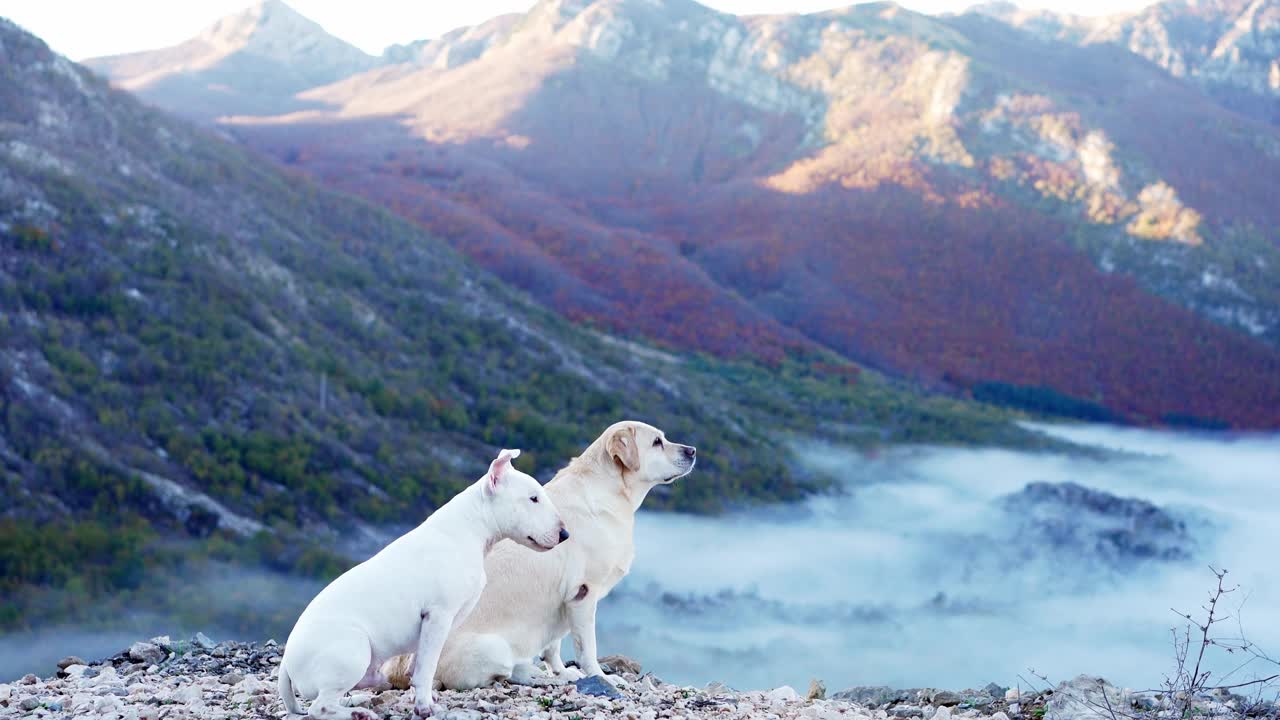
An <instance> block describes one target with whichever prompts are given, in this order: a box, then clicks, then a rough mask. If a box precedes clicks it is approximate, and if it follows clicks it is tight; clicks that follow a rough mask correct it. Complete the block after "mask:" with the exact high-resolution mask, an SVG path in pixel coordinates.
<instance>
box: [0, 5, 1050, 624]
mask: <svg viewBox="0 0 1280 720" xmlns="http://www.w3.org/2000/svg"><path fill="white" fill-rule="evenodd" d="M0 67H3V68H4V70H5V72H4V73H2V74H0V501H2V502H0V592H2V593H3V595H4V597H5V598H6V603H5V607H4V608H3V609H0V627H5V628H9V627H15V626H17V627H22V626H30V625H32V624H34V623H39V622H44V621H49V620H51V619H61V618H78V619H81V620H84V619H92V618H116V619H117V620H118V619H119V616H120V614H121V613H125V612H126V611H127V615H128V616H129V617H137V616H139V615H140V613H142V612H144V611H145V610H147V609H149V608H150V609H154V608H155V607H157V606H159V607H162V608H169V609H170V610H174V609H177V610H180V611H181V612H182V613H184V615H183V617H184V618H186V619H187V620H189V621H192V622H198V621H199V620H200V619H199V618H196V619H195V620H192V615H191V613H193V612H196V611H197V610H196V609H197V608H204V609H207V610H208V611H209V612H229V611H227V609H226V607H225V606H224V605H220V604H217V603H213V604H210V602H209V601H208V598H207V597H206V598H204V601H202V602H199V603H194V604H191V603H186V602H185V601H184V598H190V597H191V595H192V593H197V594H199V593H205V594H208V595H209V596H211V597H222V595H223V594H226V593H229V594H227V602H228V603H233V601H236V599H237V598H239V597H240V596H241V594H243V593H245V592H251V593H252V592H256V591H255V590H253V588H258V589H259V590H261V588H262V585H261V584H257V583H256V582H249V583H248V584H247V585H244V586H243V587H240V585H239V584H238V583H237V582H231V581H229V582H228V583H227V584H226V585H224V586H219V587H220V588H221V589H219V590H216V591H214V590H210V589H209V586H208V585H207V583H206V581H207V580H209V579H210V578H211V577H225V576H226V575H227V573H226V572H225V571H223V570H217V569H216V568H213V569H211V568H210V567H209V564H210V563H215V564H220V565H225V564H228V563H229V564H231V565H232V566H233V567H242V566H253V565H255V564H265V565H267V566H268V567H270V568H273V569H275V570H278V571H290V572H305V573H309V574H331V573H332V572H334V571H335V570H337V569H340V568H341V567H343V566H344V564H345V563H348V562H349V558H350V557H353V556H362V554H364V553H367V552H368V551H369V549H370V548H373V547H377V546H378V544H379V543H380V542H382V541H384V540H385V539H386V538H387V537H388V533H391V532H394V531H395V530H396V528H402V527H404V525H405V524H406V523H414V522H417V521H418V520H420V519H421V518H422V517H423V516H425V515H426V514H427V513H428V512H430V510H431V509H432V508H434V507H436V506H438V505H439V504H440V503H441V502H442V501H444V500H445V499H447V498H448V497H450V496H451V495H452V494H453V493H454V492H456V491H457V490H458V489H460V488H461V487H462V486H463V484H464V483H467V482H469V481H470V480H472V479H474V478H475V477H478V476H479V474H480V473H482V472H483V469H484V468H485V467H486V465H487V461H488V459H490V458H491V457H492V455H493V454H494V453H495V452H496V448H498V447H505V446H510V447H520V448H523V449H524V450H525V451H526V454H525V455H522V456H521V463H522V464H523V467H524V469H526V470H528V471H530V472H532V473H535V474H536V475H537V476H539V477H541V478H543V479H546V478H549V477H550V475H551V473H553V472H554V471H555V470H556V469H558V467H560V466H562V465H563V464H564V463H565V462H566V461H567V460H568V459H569V458H570V457H572V456H573V455H574V454H575V453H577V452H579V451H580V450H581V449H582V448H583V447H585V446H586V445H587V444H588V443H589V442H590V441H591V440H592V439H593V438H594V436H595V435H596V434H598V433H599V432H600V431H601V429H603V428H604V427H606V426H607V425H609V424H610V423H612V422H613V421H615V420H617V419H618V418H620V417H636V418H642V419H647V420H650V421H652V422H654V423H655V424H657V425H660V426H662V427H663V428H665V429H666V430H667V431H668V432H669V433H670V434H671V436H672V437H675V438H680V439H682V440H686V441H688V442H692V443H696V444H697V445H698V446H699V447H700V448H701V449H702V452H701V453H700V454H701V455H702V457H701V459H700V462H699V465H698V471H697V474H696V475H695V476H694V477H691V478H690V479H689V481H688V482H681V483H678V484H676V485H673V486H672V487H671V488H670V491H669V492H663V493H656V494H655V496H654V497H653V498H652V499H650V500H649V504H650V505H651V506H652V507H654V508H668V509H679V510H684V511H694V512H714V511H716V510H719V509H722V508H725V507H731V506H734V505H738V504H741V503H747V502H753V501H771V500H786V499H794V498H798V497H801V496H803V495H804V494H806V493H809V492H812V491H814V490H817V489H820V488H822V487H824V486H825V485H827V484H828V483H830V482H831V478H829V477H820V476H816V475H815V474H814V473H813V472H812V471H807V470H804V469H803V468H802V467H801V466H800V465H799V464H798V463H797V462H796V461H795V455H794V453H795V452H798V451H797V450H794V449H793V448H795V447H797V445H796V441H797V440H800V439H806V438H828V439H830V440H833V441H839V442H842V443H853V444H857V445H863V446H874V445H878V444H881V443H884V442H897V441H908V442H923V441H943V442H1003V443H1015V444H1035V443H1037V442H1041V441H1039V440H1036V439H1034V438H1032V437H1031V436H1030V435H1029V434H1028V433H1025V432H1022V431H1019V430H1018V429H1016V428H1014V427H1012V426H1010V425H1009V424H1008V423H1007V416H1006V415H1005V414H1003V413H999V412H994V411H991V410H989V409H985V408H981V407H977V406H974V405H972V404H960V403H957V402H954V401H951V400H948V399H945V398H938V397H932V398H930V397H922V396H920V395H917V394H914V393H911V392H907V391H905V390H903V389H902V388H901V387H898V386H897V385H896V384H894V383H890V382H887V381H886V380H884V379H883V378H880V377H878V376H877V375H876V374H875V373H871V372H861V371H860V370H859V368H857V367H856V366H854V365H853V364H851V363H849V362H847V361H843V360H841V359H840V358H839V357H837V356H835V355H834V354H833V353H830V352H826V351H823V350H821V349H820V348H818V347H816V346H815V345H814V344H813V343H809V342H806V341H804V340H803V339H802V338H799V337H798V336H796V337H791V336H788V337H789V338H790V342H792V344H793V347H794V348H795V349H794V351H793V352H792V353H791V355H789V356H788V357H787V358H785V359H783V360H780V361H779V363H778V364H776V365H775V366H772V367H765V366H762V365H760V364H755V363H750V362H745V361H744V362H733V363H730V362H724V361H719V360H715V359H712V358H708V357H699V356H694V355H690V354H672V353H668V352H664V351H662V350H660V349H656V348H654V347H652V346H649V345H645V344H639V343H635V342H632V341H629V340H626V339H623V338H619V337H616V336H613V335H609V334H606V333H604V332H602V331H600V330H591V329H581V328H576V327H574V326H572V325H571V324H569V323H568V322H567V321H566V320H564V319H562V318H560V317H558V316H556V315H555V314H553V313H550V312H548V311H547V310H545V309H544V308H542V307H541V306H539V305H538V304H536V303H535V302H533V301H532V300H531V299H530V298H528V297H527V296H526V295H525V294H524V293H523V292H521V291H519V290H518V289H513V288H511V287H510V286H509V284H508V283H505V282H503V281H501V280H499V279H497V278H495V277H493V276H492V275H490V274H488V273H487V272H485V271H483V270H481V269H479V268H477V267H476V266H475V265H473V264H471V263H470V262H469V261H467V260H465V259H463V258H462V257H461V256H460V255H459V254H458V253H457V252H455V251H454V250H453V249H451V248H450V247H449V246H448V245H447V244H445V243H444V242H442V241H440V240H438V239H437V238H436V237H434V236H432V235H430V234H428V233H427V232H425V231H423V230H422V229H421V228H419V227H417V226H415V225H412V224H410V223H408V222H405V221H403V220H400V219H398V218H396V217H395V216H393V215H392V214H390V213H388V212H387V211H385V210H382V209H378V208H376V207H374V206H372V205H369V204H366V203H364V202H361V201H359V200H356V199H353V198H350V197H346V196H342V195H338V194H335V193H333V192H330V191H327V190H323V189H321V188H319V187H318V186H317V185H315V184H313V183H311V182H310V181H308V180H306V179H304V178H301V177H297V176H295V175H291V174H286V173H284V172H282V171H281V170H280V169H279V168H278V167H277V166H276V165H275V164H274V163H272V162H271V161H270V160H268V159H265V158H261V157H259V156H257V155H255V154H254V153H252V152H249V151H247V150H246V149H244V148H243V147H241V146H238V145H237V144H235V143H233V142H230V141H228V139H227V138H225V137H223V136H222V134H221V133H219V132H217V131H215V130H211V129H207V128H205V129H202V128H199V127H196V126H193V125H190V124H188V123H186V122H183V121H180V120H178V119H176V118H173V117H171V116H169V115H167V114H165V113H163V112H160V111H157V110H154V109H151V108H149V107H147V106H145V105H143V104H142V103H140V102H138V101H137V100H136V99H135V98H133V97H131V96H129V95H128V94H127V93H123V92H120V91H117V90H113V89H111V88H109V87H108V86H107V84H106V83H105V82H103V81H102V80H101V79H100V78H98V77H96V76H94V75H93V74H92V73H91V72H90V71H88V70H87V69H85V68H83V67H81V66H78V65H75V64H73V63H71V62H69V61H67V60H66V59H65V58H62V57H59V56H57V55H55V54H54V53H52V52H51V51H50V50H49V49H48V48H47V47H46V46H45V45H44V44H43V43H42V42H40V41H39V40H37V39H36V38H33V37H31V36H30V35H27V34H25V33H23V32H22V31H20V30H19V29H18V28H17V27H16V26H14V25H13V24H11V23H9V22H8V21H6V20H3V19H0ZM713 321H714V319H713V318H711V317H709V316H707V315H706V314H703V313H697V314H691V315H689V316H688V317H686V318H684V322H686V323H687V324H689V325H691V326H695V327H696V326H698V325H701V324H705V323H710V322H713ZM778 332H779V333H783V331H781V330H779V331H778ZM157 568H160V569H161V570H162V571H161V572H156V569H157ZM231 577H234V578H239V577H241V575H240V574H233V575H232V576H231ZM184 578H194V579H193V580H192V581H191V582H190V583H188V582H187V581H186V580H185V579H184ZM228 586H235V588H236V589H233V590H228V589H227V587H228ZM272 592H274V591H272ZM260 599H261V598H258V600H260ZM267 606H273V605H272V603H265V604H264V603H261V602H258V601H256V600H255V602H252V603H247V604H242V605H237V606H236V607H238V608H239V610H236V612H239V613H245V614H250V615H251V614H252V613H254V612H257V610H255V608H265V607H267ZM281 607H292V605H289V604H287V603H286V604H285V605H283V606H281ZM200 611H201V612H203V611H205V610H200ZM265 611H266V610H263V612H265ZM232 621H233V622H236V623H241V624H239V625H237V627H240V628H242V629H244V631H246V632H247V631H248V629H250V628H260V626H258V625H253V624H251V623H252V620H251V619H249V620H246V619H244V618H243V617H239V616H237V618H236V619H234V620H232ZM244 623H250V624H244Z"/></svg>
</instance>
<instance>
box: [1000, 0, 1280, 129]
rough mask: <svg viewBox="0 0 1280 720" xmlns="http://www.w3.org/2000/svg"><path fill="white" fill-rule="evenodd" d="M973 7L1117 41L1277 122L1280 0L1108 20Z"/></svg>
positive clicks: (1003, 6) (1188, 2)
mask: <svg viewBox="0 0 1280 720" xmlns="http://www.w3.org/2000/svg"><path fill="white" fill-rule="evenodd" d="M976 11H977V12H982V13H986V14H988V15H991V16H993V17H997V18H999V19H1001V20H1002V21H1004V22H1007V23H1010V24H1012V25H1014V26H1016V27H1021V28H1024V29H1028V30H1030V31H1032V32H1036V33H1039V34H1041V35H1045V36H1048V37H1053V38H1057V39H1060V40H1064V41H1067V42H1074V43H1078V44H1097V43H1113V44H1116V45H1120V46H1122V47H1125V48H1127V49H1129V50H1131V51H1132V52H1134V53H1136V54H1138V55H1141V56H1142V57H1145V58H1147V59H1148V60H1150V61H1151V62H1153V63H1156V64H1157V65H1159V66H1160V67H1162V68H1164V69H1165V70H1167V71H1169V73H1170V74H1172V75H1174V76H1175V77H1179V78H1186V79H1187V80H1189V81H1191V82H1194V83H1196V84H1197V85H1199V86H1201V87H1203V88H1204V89H1205V90H1207V91H1208V92H1209V94H1210V95H1212V96H1213V97H1215V98H1216V99H1218V100H1219V101H1220V102H1222V103H1223V105H1225V106H1226V107H1229V108H1232V109H1234V110H1237V111H1239V112H1242V113H1245V114H1249V115H1252V116H1254V117H1257V118H1259V119H1262V120H1265V121H1267V122H1270V123H1272V124H1277V125H1280V2H1277V0H1166V2H1161V3H1157V4H1155V5H1152V6H1150V7H1148V8H1146V9H1144V10H1142V11H1139V12H1135V13H1129V14H1120V15H1114V16H1110V17H1104V18H1080V17H1075V16H1071V15H1065V14H1058V13H1053V12H1049V11H1044V10H1020V9H1018V8H1017V6H1014V5H1012V4H1010V3H993V4H990V5H986V6H982V7H979V8H977V9H976Z"/></svg>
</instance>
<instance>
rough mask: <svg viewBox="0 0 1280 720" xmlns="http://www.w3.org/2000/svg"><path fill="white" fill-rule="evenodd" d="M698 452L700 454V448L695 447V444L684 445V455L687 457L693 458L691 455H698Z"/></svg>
mask: <svg viewBox="0 0 1280 720" xmlns="http://www.w3.org/2000/svg"><path fill="white" fill-rule="evenodd" d="M697 454H698V448H696V447H694V446H692V445H685V446H684V456H685V457H687V458H691V457H693V456H694V455H697Z"/></svg>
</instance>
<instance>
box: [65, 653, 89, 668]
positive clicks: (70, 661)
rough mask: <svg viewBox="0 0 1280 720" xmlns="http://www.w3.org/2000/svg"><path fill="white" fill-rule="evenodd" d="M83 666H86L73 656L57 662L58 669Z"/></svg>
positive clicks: (82, 661)
mask: <svg viewBox="0 0 1280 720" xmlns="http://www.w3.org/2000/svg"><path fill="white" fill-rule="evenodd" d="M84 664H86V663H85V661H84V660H81V659H80V658H78V657H76V656H75V655H68V656H66V657H64V658H62V659H61V660H59V661H58V669H59V670H66V669H67V668H68V667H70V666H71V665H84Z"/></svg>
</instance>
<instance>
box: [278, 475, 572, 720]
mask: <svg viewBox="0 0 1280 720" xmlns="http://www.w3.org/2000/svg"><path fill="white" fill-rule="evenodd" d="M519 455H520V451H519V450H503V451H502V452H501V453H499V454H498V457H497V458H496V459H494V461H493V462H492V463H491V464H490V465H489V472H488V473H487V474H486V475H485V476H484V477H482V478H480V479H479V480H477V481H476V482H475V484H473V485H471V486H470V487H468V488H467V489H465V490H463V491H462V492H460V493H458V494H457V495H456V496H455V497H454V498H453V499H452V500H450V501H449V502H447V503H445V504H444V506H443V507H441V508H440V509H438V510H436V511H435V512H434V513H432V514H431V516H430V517H428V518H427V519H426V520H425V521H424V522H423V523H422V524H421V525H419V526H418V527H416V528H414V529H413V530H410V531H409V532H408V533H406V534H405V535H404V536H402V537H400V538H399V539H397V540H396V541H395V542H393V543H391V544H390V545H388V546H387V547H385V548H383V549H382V551H381V552H379V553H378V554H376V555H374V556H373V557H371V558H369V559H368V560H366V561H364V562H362V563H360V564H359V565H356V566H355V567H353V568H351V569H350V570H348V571H347V572H345V573H343V574H342V575H341V576H340V577H338V578H337V579H336V580H334V581H333V582H332V583H330V584H329V586H328V587H326V588H325V589H324V590H321V591H320V594H319V595H317V596H316V597H315V599H314V600H312V601H311V604H310V605H308V606H307V608H306V609H305V610H303V611H302V616H301V617H299V618H298V623H297V625H295V626H294V628H293V632H291V633H290V634H289V641H288V643H287V644H286V645H285V651H284V659H283V660H282V661H281V662H280V680H279V690H280V697H281V698H282V699H283V700H284V704H285V707H287V708H288V709H289V711H290V712H291V713H295V714H298V715H301V714H303V710H302V708H301V707H300V706H299V704H298V701H297V699H296V698H295V697H294V688H295V687H296V688H297V690H298V692H299V693H300V694H301V695H302V696H303V697H304V698H307V699H309V700H310V699H314V702H313V703H312V704H311V712H310V714H311V717H315V718H342V719H344V720H345V719H350V720H376V718H377V717H378V715H377V714H376V713H373V712H371V711H369V710H363V709H360V708H348V707H344V706H343V704H342V703H343V697H344V696H345V695H346V693H347V692H348V691H349V690H352V689H355V688H364V687H373V686H376V685H379V684H381V683H382V682H383V680H384V678H383V676H382V674H381V673H380V672H379V670H378V668H379V666H381V665H382V663H383V662H385V661H386V660H387V659H389V658H392V657H395V656H397V655H401V654H404V653H408V652H416V657H417V662H416V663H415V664H414V667H413V671H412V687H413V689H414V706H413V710H414V713H415V714H416V715H418V716H419V717H425V716H428V715H431V714H432V713H433V712H435V711H436V710H437V709H438V708H437V706H436V705H435V704H434V702H433V696H432V684H433V680H434V678H435V673H436V664H437V662H438V661H439V659H440V650H441V648H443V647H444V642H445V639H446V638H447V637H448V636H449V633H450V631H451V630H453V628H455V627H457V626H458V625H459V624H460V623H461V622H462V621H463V620H464V619H466V617H467V615H469V614H470V613H471V611H472V609H473V608H474V607H475V605H476V602H477V601H478V600H479V598H480V592H481V591H482V590H483V589H484V585H485V580H486V578H485V571H484V558H485V555H487V554H488V552H489V550H490V549H491V548H492V547H493V546H494V545H495V544H497V543H498V542H499V541H501V540H504V539H511V540H514V541H515V542H517V543H520V544H521V545H525V546H527V547H530V548H532V549H534V550H539V551H545V550H550V549H551V548H553V547H555V546H556V545H559V544H560V543H562V542H564V541H565V540H567V539H568V538H569V533H568V532H567V531H566V530H565V527H564V523H563V522H561V520H560V514H559V512H557V511H556V507H555V505H554V504H552V502H551V498H550V497H548V496H547V493H546V491H545V490H543V488H542V486H541V485H539V484H538V481H537V480H534V479H533V478H532V477H529V476H528V475H526V474H524V473H522V472H520V471H519V470H516V469H515V468H514V467H512V465H511V461H512V460H513V459H515V458H516V457H518V456H519Z"/></svg>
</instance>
